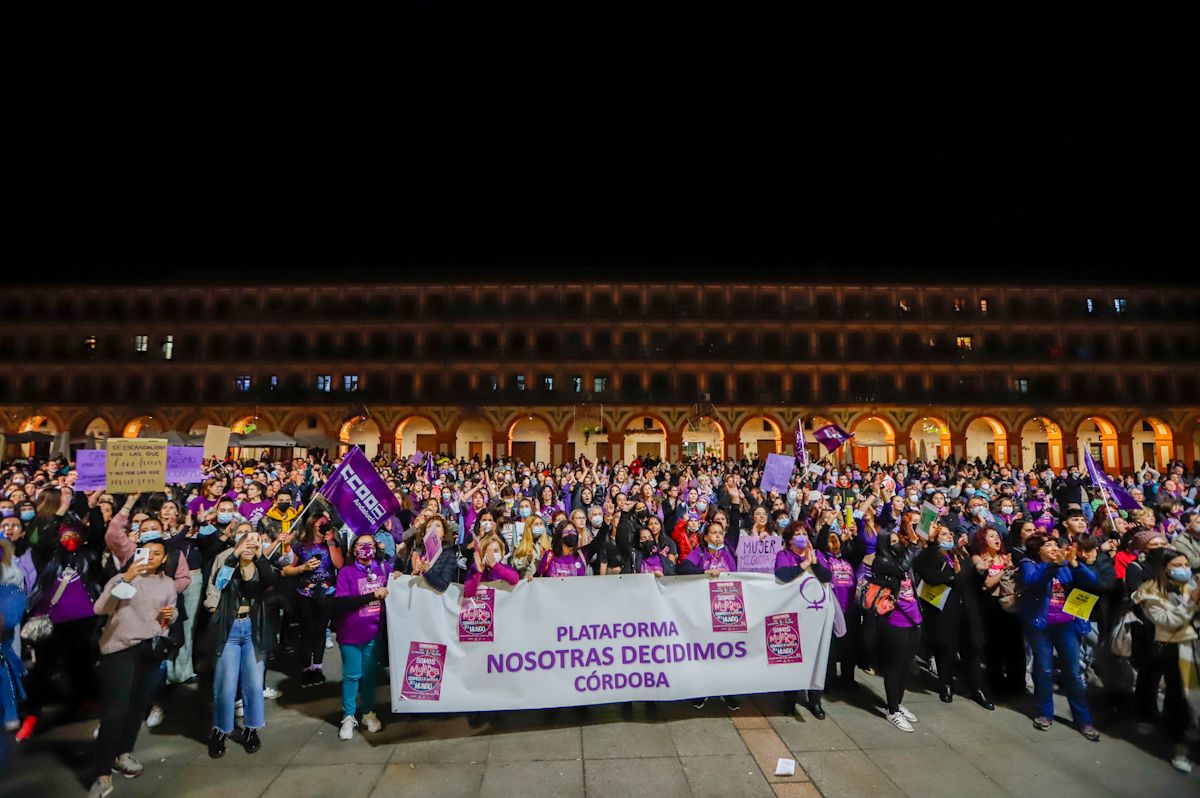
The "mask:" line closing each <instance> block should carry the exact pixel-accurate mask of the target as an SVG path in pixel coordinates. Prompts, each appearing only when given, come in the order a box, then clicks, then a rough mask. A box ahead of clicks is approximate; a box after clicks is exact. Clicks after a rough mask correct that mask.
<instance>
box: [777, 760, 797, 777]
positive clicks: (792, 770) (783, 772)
mask: <svg viewBox="0 0 1200 798" xmlns="http://www.w3.org/2000/svg"><path fill="white" fill-rule="evenodd" d="M775 775H776V776H795V775H796V760H794V759H782V758H781V759H780V760H779V761H778V762H776V763H775Z"/></svg>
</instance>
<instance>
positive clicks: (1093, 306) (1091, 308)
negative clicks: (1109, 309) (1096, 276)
mask: <svg viewBox="0 0 1200 798" xmlns="http://www.w3.org/2000/svg"><path fill="white" fill-rule="evenodd" d="M1084 301H1085V302H1087V312H1088V313H1095V312H1096V303H1095V301H1094V300H1093V299H1092V298H1091V297H1088V298H1087V299H1086V300H1084Z"/></svg>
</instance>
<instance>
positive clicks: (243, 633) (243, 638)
mask: <svg viewBox="0 0 1200 798" xmlns="http://www.w3.org/2000/svg"><path fill="white" fill-rule="evenodd" d="M250 629H251V627H250V619H249V618H246V619H243V620H235V621H234V622H233V626H231V627H230V628H229V637H228V639H226V641H225V648H224V649H223V650H222V651H221V656H220V657H218V658H217V673H216V678H215V679H214V681H213V726H214V727H215V728H216V729H217V731H219V732H221V733H222V734H232V733H233V704H234V701H235V699H236V698H237V692H238V683H239V681H240V682H241V686H242V696H241V697H242V709H243V710H244V712H245V718H244V721H245V726H246V728H247V729H261V728H262V727H263V726H265V725H267V722H266V718H265V717H264V715H265V709H264V708H263V678H264V676H265V675H266V670H267V661H266V658H265V657H264V658H263V659H262V661H257V660H256V659H255V656H254V640H253V638H252V637H251V632H250Z"/></svg>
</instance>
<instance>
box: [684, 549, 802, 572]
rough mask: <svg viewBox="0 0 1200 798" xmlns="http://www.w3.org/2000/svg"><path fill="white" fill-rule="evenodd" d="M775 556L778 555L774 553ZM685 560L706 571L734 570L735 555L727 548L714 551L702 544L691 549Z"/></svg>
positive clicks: (735, 565) (735, 564)
mask: <svg viewBox="0 0 1200 798" xmlns="http://www.w3.org/2000/svg"><path fill="white" fill-rule="evenodd" d="M776 556H777V557H778V556H779V555H776ZM686 559H687V561H688V562H690V563H691V564H692V565H698V566H700V570H702V571H707V570H709V569H710V568H720V569H721V570H722V571H730V572H732V571H736V570H737V557H735V556H734V554H733V552H731V551H730V550H729V549H727V548H724V547H722V548H721V549H720V550H718V551H716V552H712V551H709V548H708V546H707V544H706V545H704V546H703V547H701V548H698V549H692V550H691V552H690V553H689V554H688V556H687V558H686Z"/></svg>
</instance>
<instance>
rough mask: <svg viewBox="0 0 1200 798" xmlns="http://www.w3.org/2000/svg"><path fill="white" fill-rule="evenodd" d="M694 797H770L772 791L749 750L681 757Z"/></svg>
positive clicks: (772, 793)
mask: <svg viewBox="0 0 1200 798" xmlns="http://www.w3.org/2000/svg"><path fill="white" fill-rule="evenodd" d="M680 761H681V762H682V763H683V772H684V775H686V776H687V780H688V784H689V785H690V786H691V788H692V795H694V796H696V798H730V796H739V798H742V797H743V796H744V797H745V798H755V796H762V798H771V797H772V796H773V795H774V792H773V791H772V790H771V785H769V784H768V783H767V780H766V779H765V778H764V777H763V774H762V772H761V771H760V770H759V768H758V764H757V763H756V762H755V761H754V757H752V756H750V755H749V754H745V755H742V756H716V757H713V756H695V757H680Z"/></svg>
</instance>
